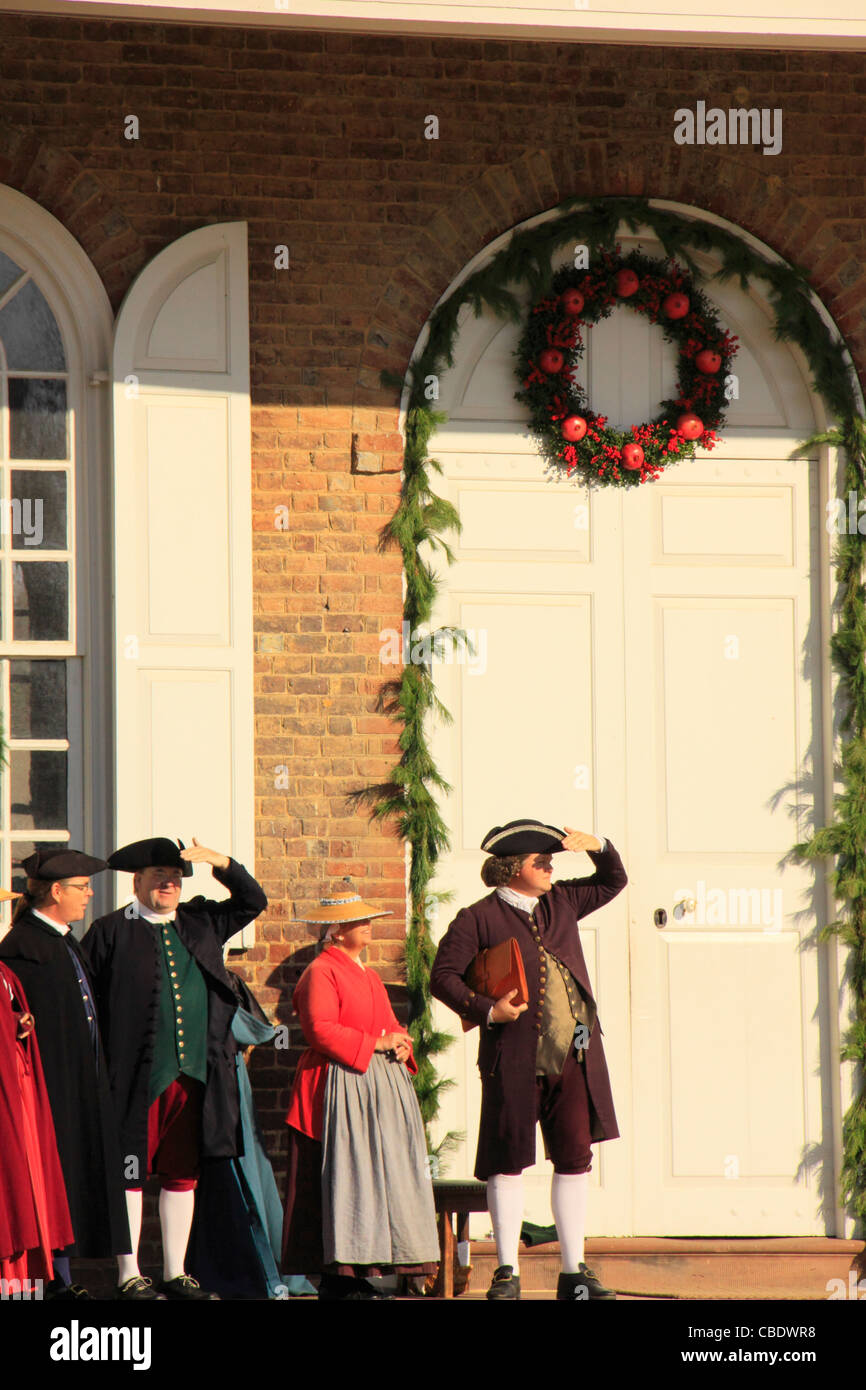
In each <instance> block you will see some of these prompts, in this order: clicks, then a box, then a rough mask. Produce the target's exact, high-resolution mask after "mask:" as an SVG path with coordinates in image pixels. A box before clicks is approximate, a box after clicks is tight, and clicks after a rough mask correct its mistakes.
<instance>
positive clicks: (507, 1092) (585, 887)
mask: <svg viewBox="0 0 866 1390" xmlns="http://www.w3.org/2000/svg"><path fill="white" fill-rule="evenodd" d="M590 858H591V859H592V861H593V863H594V864H595V865H596V871H595V873H594V874H592V875H590V876H589V877H588V878H572V879H560V881H559V882H558V883H554V885H553V887H552V888H551V889H550V890H549V892H547V893H543V894H542V895H541V897H540V898H539V901H538V906H537V907H536V909H535V914H534V916H535V923H536V926H537V928H538V932H539V935H540V936H541V940H542V943H543V944H544V948H545V950H547V951H549V952H550V954H551V955H552V956H554V957H555V959H556V960H559V961H561V962H562V964H563V965H565V966H566V967H567V968H568V970H569V971H570V972H571V974H572V975H573V977H574V979H575V980H576V981H577V983H578V984H579V985H580V987H581V990H582V992H583V994H584V995H585V996H586V997H587V998H589V999H593V994H592V986H591V984H590V980H589V975H588V973H587V969H586V961H585V960H584V958H583V949H582V947H581V944H580V931H579V929H578V925H577V924H578V920H579V919H580V918H581V917H586V916H587V914H588V913H590V912H594V911H595V910H596V908H599V907H602V906H603V905H604V904H605V903H606V902H609V901H610V899H611V898H615V897H616V895H617V893H620V892H621V891H622V889H623V888H624V887H625V885H626V883H627V882H628V878H627V877H626V872H625V869H624V868H623V864H622V860H621V859H620V857H619V855H618V854H617V852H616V850H615V849H614V847H613V845H612V844H611V842H610V840H608V841H607V848H606V849H604V850H599V851H598V852H595V853H593V852H592V851H590ZM510 936H513V937H515V938H516V940H517V943H518V945H519V947H520V952H521V955H522V957H523V966H524V969H525V971H526V983H527V986H528V989H529V1008H528V1009H527V1010H526V1011H525V1012H524V1013H522V1014H521V1015H520V1017H519V1018H517V1019H515V1020H514V1022H512V1023H498V1024H494V1025H493V1027H492V1028H488V1027H487V1014H488V1012H489V1010H490V1008H491V1006H492V1004H493V1003H494V1000H492V999H487V998H486V997H484V996H483V995H479V994H474V993H473V992H472V990H471V989H470V988H469V986H468V985H467V984H465V983H464V980H463V976H464V975H465V974H466V971H467V969H468V967H469V965H470V964H471V962H472V961H473V960H474V958H475V956H477V954H478V952H479V951H483V950H484V949H485V948H486V947H488V946H497V945H498V944H499V943H500V942H501V941H507V940H508V938H509V937H510ZM538 967H539V955H538V948H537V946H536V944H535V942H534V940H533V937H532V933H531V931H530V930H529V926H528V919H527V915H526V913H525V912H520V911H519V910H518V909H517V908H514V907H512V906H511V905H510V904H509V903H506V902H505V901H504V899H503V898H500V896H499V894H498V893H497V892H495V891H494V892H492V893H490V894H489V895H488V896H487V897H486V898H482V899H481V900H480V902H477V903H473V905H472V906H471V907H465V908H463V909H462V910H461V911H460V912H458V914H457V916H456V917H455V918H454V921H453V922H452V923H451V925H450V927H449V928H448V931H447V932H446V933H445V936H444V937H443V938H442V941H441V942H440V944H439V950H438V951H437V953H436V959H435V961H434V963H433V971H432V974H431V976H430V988H431V991H432V993H433V994H434V996H435V997H436V998H437V999H441V1000H442V1001H443V1003H445V1004H447V1005H448V1007H449V1008H451V1009H453V1010H454V1011H455V1013H458V1014H460V1016H461V1018H465V1019H469V1020H471V1022H472V1023H477V1024H479V1025H480V1030H481V1031H480V1037H479V1043H478V1068H479V1071H480V1072H481V1128H480V1132H479V1136H478V1154H477V1157H476V1163H475V1176H476V1177H477V1178H480V1179H481V1180H482V1181H484V1180H485V1179H486V1178H488V1177H489V1176H490V1175H491V1173H515V1172H517V1171H518V1170H519V1169H523V1168H530V1167H531V1166H532V1164H533V1163H534V1162H535V1124H536V1120H535V1115H536V1086H535V1058H536V1051H537V1047H538V1034H539V1030H540V1027H541V1025H540V1023H539V1022H538V1018H537V1015H538V1013H539V1009H538V997H539V993H538V992H539V968H538ZM593 1002H594V1000H593ZM586 1082H587V1089H588V1090H589V1094H590V1098H591V1100H592V1109H593V1111H594V1114H593V1116H592V1120H593V1129H592V1137H593V1140H594V1141H595V1140H598V1139H616V1138H617V1137H618V1135H619V1129H618V1128H617V1123H616V1114H615V1112H614V1108H613V1097H612V1095H611V1090H610V1078H609V1077H608V1073H607V1062H606V1061H605V1056H604V1047H603V1045H602V1041H601V1025H600V1023H599V1022H598V1019H596V1022H595V1025H594V1027H593V1031H592V1035H591V1037H590V1041H589V1046H588V1047H587V1049H586Z"/></svg>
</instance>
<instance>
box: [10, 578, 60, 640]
mask: <svg viewBox="0 0 866 1390" xmlns="http://www.w3.org/2000/svg"><path fill="white" fill-rule="evenodd" d="M12 592H13V609H14V618H13V625H12V638H13V640H14V641H15V642H65V641H66V640H67V638H68V636H69V566H68V565H67V564H66V563H64V562H63V561H55V560H46V561H44V562H42V563H41V564H40V562H39V561H38V560H31V561H29V562H26V561H25V562H22V561H21V560H16V561H15V563H14V564H13V566H12Z"/></svg>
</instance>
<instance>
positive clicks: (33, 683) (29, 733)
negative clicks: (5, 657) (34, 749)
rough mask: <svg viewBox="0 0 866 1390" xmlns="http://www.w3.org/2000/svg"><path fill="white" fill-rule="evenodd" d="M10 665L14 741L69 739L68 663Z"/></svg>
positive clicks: (20, 663)
mask: <svg viewBox="0 0 866 1390" xmlns="http://www.w3.org/2000/svg"><path fill="white" fill-rule="evenodd" d="M9 664H10V673H9V695H10V704H11V710H10V714H11V718H10V724H9V736H10V738H66V734H67V729H66V662H65V661H11V662H10V663H9Z"/></svg>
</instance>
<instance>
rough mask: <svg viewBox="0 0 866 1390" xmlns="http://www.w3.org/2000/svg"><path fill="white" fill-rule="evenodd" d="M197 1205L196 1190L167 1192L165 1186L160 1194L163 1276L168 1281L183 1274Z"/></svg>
mask: <svg viewBox="0 0 866 1390" xmlns="http://www.w3.org/2000/svg"><path fill="white" fill-rule="evenodd" d="M194 1206H195V1192H194V1191H190V1192H167V1191H166V1189H165V1188H164V1187H163V1188H162V1189H161V1191H160V1194H159V1225H160V1230H161V1231H162V1277H163V1279H165V1280H166V1282H168V1280H169V1279H176V1278H177V1277H178V1275H180V1274H183V1273H184V1272H185V1271H184V1267H183V1266H184V1260H185V1259H186V1247H187V1245H188V1244H189V1233H190V1230H191V1229H192V1213H193V1208H194Z"/></svg>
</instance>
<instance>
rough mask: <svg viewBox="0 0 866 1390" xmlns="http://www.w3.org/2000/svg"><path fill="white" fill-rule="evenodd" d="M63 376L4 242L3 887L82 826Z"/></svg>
mask: <svg viewBox="0 0 866 1390" xmlns="http://www.w3.org/2000/svg"><path fill="white" fill-rule="evenodd" d="M68 383H69V373H68V364H67V353H66V349H65V347H64V343H63V336H62V334H61V332H60V328H59V326H58V323H57V318H56V316H55V314H54V313H53V312H52V309H51V306H50V305H49V303H48V300H47V299H46V297H45V294H44V293H43V291H42V290H41V289H40V287H39V285H38V283H37V281H36V279H35V278H34V274H33V268H32V267H31V266H28V265H26V264H22V263H21V257H20V255H19V256H18V258H17V259H15V258H13V256H10V255H8V254H6V252H4V251H2V250H0V651H2V662H0V682H2V683H0V709H2V724H3V731H4V735H5V738H6V741H7V745H8V751H7V763H6V767H5V768H4V769H3V777H2V783H0V785H2V795H0V837H2V866H3V871H4V872H3V882H4V883H8V882H9V881H10V869H11V877H12V879H13V880H17V879H20V878H21V877H22V874H21V871H20V869H17V868H16V866H17V864H18V863H20V860H21V859H22V858H23V857H25V856H26V855H27V854H29V853H30V852H31V850H32V849H33V848H34V846H40V845H47V844H49V843H56V842H57V841H58V840H59V841H65V840H68V839H69V837H70V833H71V831H72V828H73V826H74V827H75V829H76V830H78V831H79V832H80V829H81V813H82V807H81V804H80V803H81V780H82V779H81V771H80V753H81V737H80V733H81V730H80V696H79V688H80V687H79V681H78V679H77V677H78V672H77V670H76V663H75V662H74V661H70V660H69V658H70V657H72V656H74V654H75V650H76V647H75V604H74V549H75V540H74V527H75V518H74V511H73V506H72V501H73V497H74V488H73V486H72V485H71V484H72V478H73V469H74V466H75V459H74V430H72V429H70V427H69V384H68ZM71 722H72V723H74V725H75V727H74V728H73V727H71ZM73 764H74V765H73ZM76 823H77V824H76ZM78 838H80V833H79V836H78ZM16 886H20V885H19V884H17V883H16Z"/></svg>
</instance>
